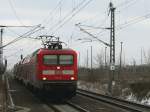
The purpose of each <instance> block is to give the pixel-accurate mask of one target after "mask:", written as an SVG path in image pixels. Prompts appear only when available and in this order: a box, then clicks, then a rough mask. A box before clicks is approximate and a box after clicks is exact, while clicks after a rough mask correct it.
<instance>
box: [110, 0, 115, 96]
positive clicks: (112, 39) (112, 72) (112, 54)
mask: <svg viewBox="0 0 150 112" xmlns="http://www.w3.org/2000/svg"><path fill="white" fill-rule="evenodd" d="M109 7H110V16H111V24H110V74H109V75H110V77H109V84H108V92H109V93H110V94H112V84H113V85H114V84H115V82H114V75H115V9H116V8H114V6H113V4H112V2H110V4H109Z"/></svg>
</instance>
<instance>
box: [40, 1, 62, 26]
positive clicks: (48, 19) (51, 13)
mask: <svg viewBox="0 0 150 112" xmlns="http://www.w3.org/2000/svg"><path fill="white" fill-rule="evenodd" d="M62 1H63V0H59V2H58V3H57V5H56V6H55V7H54V9H53V10H50V11H49V14H48V16H46V17H45V19H43V20H42V22H41V24H45V26H46V25H48V23H49V21H50V18H49V17H51V18H52V15H53V13H54V12H55V10H56V9H57V8H58V7H59V5H60V3H61V2H62Z"/></svg>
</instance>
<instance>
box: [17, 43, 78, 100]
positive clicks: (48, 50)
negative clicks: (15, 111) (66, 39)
mask: <svg viewBox="0 0 150 112" xmlns="http://www.w3.org/2000/svg"><path fill="white" fill-rule="evenodd" d="M77 72H78V71H77V53H76V52H75V51H74V50H72V49H62V45H61V44H60V42H59V41H53V42H51V43H50V44H48V45H47V47H45V48H40V49H38V50H36V51H35V52H33V53H32V54H31V55H29V56H27V57H25V58H24V59H22V60H21V61H20V62H19V63H17V64H16V65H15V66H14V74H15V77H16V78H17V79H18V80H21V81H23V83H24V84H25V85H29V86H30V87H32V88H33V89H38V90H46V91H49V92H53V93H56V94H60V95H61V94H62V93H63V94H65V95H67V96H68V97H72V96H74V95H75V94H76V88H77Z"/></svg>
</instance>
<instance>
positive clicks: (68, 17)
mask: <svg viewBox="0 0 150 112" xmlns="http://www.w3.org/2000/svg"><path fill="white" fill-rule="evenodd" d="M90 1H92V0H88V2H87V0H83V1H82V2H80V3H79V4H78V5H77V6H76V7H75V8H73V9H72V10H71V11H70V12H69V13H68V14H67V15H66V16H64V17H63V18H62V20H60V21H59V22H57V23H56V24H54V25H53V26H52V27H50V28H49V31H52V32H53V31H56V30H58V29H59V28H61V27H62V26H63V25H64V24H66V23H67V22H68V21H69V20H71V19H72V18H73V17H74V16H75V15H76V14H77V13H78V12H79V11H80V10H81V9H82V7H83V8H84V7H85V6H86V5H87V4H88V3H89V2H90Z"/></svg>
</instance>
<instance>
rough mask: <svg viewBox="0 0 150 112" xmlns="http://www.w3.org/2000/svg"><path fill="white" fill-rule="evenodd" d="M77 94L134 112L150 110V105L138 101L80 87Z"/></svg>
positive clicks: (148, 111)
mask: <svg viewBox="0 0 150 112" xmlns="http://www.w3.org/2000/svg"><path fill="white" fill-rule="evenodd" d="M77 94H78V95H81V96H85V97H87V98H91V99H94V100H97V101H100V102H103V103H105V104H107V105H110V106H114V107H115V108H121V109H124V110H126V111H132V112H150V106H145V105H142V104H138V103H133V102H129V101H125V100H122V99H119V98H114V97H110V96H106V95H101V94H97V93H93V92H89V91H85V90H81V89H78V90H77Z"/></svg>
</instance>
